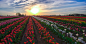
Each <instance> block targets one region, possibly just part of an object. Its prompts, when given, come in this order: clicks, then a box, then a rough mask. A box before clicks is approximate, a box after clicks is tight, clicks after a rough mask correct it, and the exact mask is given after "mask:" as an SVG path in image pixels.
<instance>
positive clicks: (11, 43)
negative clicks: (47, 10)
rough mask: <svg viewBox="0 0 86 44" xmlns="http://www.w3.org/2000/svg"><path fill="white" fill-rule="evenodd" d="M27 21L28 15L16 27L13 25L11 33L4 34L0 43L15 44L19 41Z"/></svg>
mask: <svg viewBox="0 0 86 44" xmlns="http://www.w3.org/2000/svg"><path fill="white" fill-rule="evenodd" d="M27 21H28V17H27V18H26V19H25V20H24V21H23V22H21V23H20V24H19V25H17V27H15V28H14V29H13V30H12V31H11V33H9V34H8V35H6V36H5V37H4V38H3V39H1V41H0V42H1V44H15V43H18V42H19V39H20V36H21V34H22V31H23V29H24V28H25V25H26V22H27Z"/></svg>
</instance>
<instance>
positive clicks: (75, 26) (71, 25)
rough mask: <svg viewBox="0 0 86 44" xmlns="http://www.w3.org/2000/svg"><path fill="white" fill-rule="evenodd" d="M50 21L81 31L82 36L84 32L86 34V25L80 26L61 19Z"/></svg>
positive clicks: (77, 31)
mask: <svg viewBox="0 0 86 44" xmlns="http://www.w3.org/2000/svg"><path fill="white" fill-rule="evenodd" d="M48 20H50V19H48ZM50 21H52V22H55V23H58V24H60V25H61V26H63V27H64V28H68V29H69V30H71V31H72V32H73V31H75V32H76V33H81V34H79V36H81V35H82V34H83V35H86V30H85V29H86V27H81V26H78V25H75V24H70V23H66V24H65V23H64V22H61V21H53V20H50Z"/></svg>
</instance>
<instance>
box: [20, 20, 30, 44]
mask: <svg viewBox="0 0 86 44" xmlns="http://www.w3.org/2000/svg"><path fill="white" fill-rule="evenodd" d="M28 22H29V20H28ZM28 22H27V23H26V26H25V28H24V30H23V32H22V36H21V38H20V41H21V42H20V43H19V44H24V42H25V41H27V38H26V37H25V32H26V31H27V24H28Z"/></svg>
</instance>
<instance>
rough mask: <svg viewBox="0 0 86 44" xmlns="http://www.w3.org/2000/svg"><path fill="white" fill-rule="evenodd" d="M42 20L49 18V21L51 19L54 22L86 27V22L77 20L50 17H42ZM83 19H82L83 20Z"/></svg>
mask: <svg viewBox="0 0 86 44" xmlns="http://www.w3.org/2000/svg"><path fill="white" fill-rule="evenodd" d="M42 18H47V19H51V20H54V21H61V22H64V23H71V24H75V25H79V26H86V25H85V24H86V23H85V22H86V21H84V20H75V19H73V18H72V19H70V18H62V17H49V16H44V17H43V16H42ZM81 19H82V18H81Z"/></svg>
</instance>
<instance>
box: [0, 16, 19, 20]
mask: <svg viewBox="0 0 86 44" xmlns="http://www.w3.org/2000/svg"><path fill="white" fill-rule="evenodd" d="M13 17H18V16H10V17H0V20H1V19H6V18H13Z"/></svg>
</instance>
